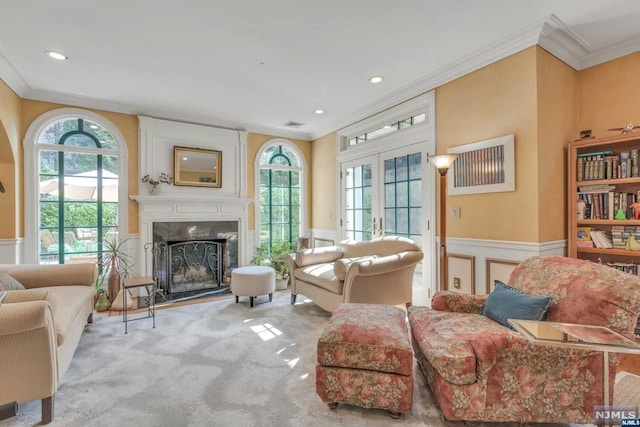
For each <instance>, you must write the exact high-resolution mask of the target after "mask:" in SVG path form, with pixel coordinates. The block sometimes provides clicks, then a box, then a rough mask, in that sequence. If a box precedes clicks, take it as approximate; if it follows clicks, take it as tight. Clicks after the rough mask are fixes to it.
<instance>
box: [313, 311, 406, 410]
mask: <svg viewBox="0 0 640 427" xmlns="http://www.w3.org/2000/svg"><path fill="white" fill-rule="evenodd" d="M316 392H317V393H318V395H319V396H320V398H321V399H322V400H323V401H324V402H327V403H328V404H329V407H330V408H331V409H334V408H336V407H337V406H338V403H348V404H351V405H356V406H360V407H363V408H380V409H387V410H388V411H389V412H390V413H391V415H392V416H393V417H394V418H398V417H399V416H400V414H401V413H403V412H407V411H408V410H410V409H411V403H412V401H413V352H412V349H411V343H410V342H409V334H408V333H407V324H406V314H405V312H404V311H403V310H402V309H400V308H398V307H394V306H391V305H382V304H340V305H339V306H338V308H337V309H336V311H335V312H334V313H333V315H332V316H331V319H330V320H329V324H328V325H327V327H326V328H325V330H324V331H323V333H322V336H321V337H320V339H319V340H318V364H317V365H316Z"/></svg>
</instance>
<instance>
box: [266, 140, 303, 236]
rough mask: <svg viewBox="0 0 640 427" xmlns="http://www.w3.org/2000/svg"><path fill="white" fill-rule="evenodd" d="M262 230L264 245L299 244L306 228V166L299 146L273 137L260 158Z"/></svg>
mask: <svg viewBox="0 0 640 427" xmlns="http://www.w3.org/2000/svg"><path fill="white" fill-rule="evenodd" d="M258 159H259V160H258V167H259V173H258V175H257V176H258V177H259V178H258V179H259V183H258V185H257V189H258V196H259V197H258V200H259V203H258V207H257V211H258V221H259V224H258V229H259V235H260V237H259V243H260V245H267V247H269V248H271V247H272V246H273V245H274V242H277V241H284V242H289V243H291V244H292V245H294V247H295V244H296V243H297V241H298V237H299V236H300V233H301V229H303V222H304V221H303V218H304V215H303V212H304V206H303V200H304V198H303V188H304V185H303V183H304V182H305V177H304V171H305V168H304V165H303V161H302V156H301V155H300V153H299V152H298V150H297V148H295V146H294V145H293V144H291V143H290V142H289V141H286V140H273V141H272V142H271V143H270V144H268V145H266V146H265V148H264V149H263V150H262V152H261V153H259V157H258Z"/></svg>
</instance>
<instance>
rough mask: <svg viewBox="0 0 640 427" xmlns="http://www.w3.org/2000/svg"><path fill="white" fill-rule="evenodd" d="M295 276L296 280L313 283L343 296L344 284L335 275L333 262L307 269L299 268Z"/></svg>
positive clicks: (310, 266) (311, 266) (307, 267)
mask: <svg viewBox="0 0 640 427" xmlns="http://www.w3.org/2000/svg"><path fill="white" fill-rule="evenodd" d="M295 276H296V279H300V280H302V281H304V282H307V283H311V284H313V285H316V286H318V287H320V288H323V289H326V290H328V291H330V292H333V293H334V294H338V295H341V294H342V289H343V286H344V283H343V282H342V281H341V280H338V278H337V277H336V275H335V274H334V272H333V263H332V262H327V263H323V264H313V265H307V266H306V267H302V268H297V269H296V271H295Z"/></svg>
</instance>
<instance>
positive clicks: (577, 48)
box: [311, 15, 640, 139]
mask: <svg viewBox="0 0 640 427" xmlns="http://www.w3.org/2000/svg"><path fill="white" fill-rule="evenodd" d="M535 45H539V46H541V47H542V48H544V49H545V50H547V51H549V52H550V53H551V54H552V55H554V56H556V57H557V58H559V59H560V60H561V61H563V62H565V63H566V64H567V65H569V66H570V67H572V68H574V69H576V70H578V71H580V70H583V69H585V68H588V67H592V66H594V65H598V64H601V63H603V62H606V61H609V60H611V59H615V58H618V57H620V56H624V55H627V54H630V53H633V52H637V51H638V50H640V37H638V38H635V39H632V40H629V41H627V42H624V43H621V44H618V45H616V46H612V47H609V48H606V49H602V50H599V51H593V49H592V48H591V46H589V44H588V43H587V42H586V41H584V40H583V39H582V38H581V37H580V36H578V35H577V34H576V33H575V32H574V31H572V30H571V29H570V28H569V27H568V26H567V25H566V24H565V23H564V22H562V21H561V20H560V19H558V17H557V16H555V15H549V16H547V17H545V18H543V19H541V20H539V21H537V22H535V23H533V24H531V25H529V26H527V27H525V28H523V29H521V30H519V31H517V32H515V33H513V34H511V35H509V36H508V37H505V38H503V39H501V40H499V41H497V42H495V43H492V44H490V45H488V46H486V47H484V48H483V49H480V50H478V51H476V52H474V53H472V54H470V55H467V56H466V57H463V58H461V59H459V60H458V61H455V62H452V63H451V64H449V65H447V66H445V67H442V68H440V69H439V70H436V71H435V72H433V73H431V74H428V75H426V76H424V77H422V78H420V79H418V80H416V81H414V82H413V83H411V84H409V85H407V86H405V87H403V88H400V89H398V90H397V91H395V92H392V93H391V94H389V95H388V96H386V97H384V98H380V99H378V100H376V101H374V102H372V103H370V104H368V105H365V106H364V107H362V108H361V109H358V110H356V111H354V112H353V113H351V114H350V115H348V116H346V117H342V118H340V119H337V120H334V121H332V122H329V123H327V124H326V125H325V126H324V127H323V129H321V130H320V131H318V132H314V133H312V134H311V137H312V139H317V138H319V137H321V136H324V135H326V134H328V133H330V132H334V131H336V130H338V131H339V130H341V129H342V128H344V127H346V126H349V125H353V124H355V123H357V122H358V121H360V120H363V119H365V118H367V117H369V116H371V115H374V114H376V113H378V112H380V111H383V110H385V109H387V108H391V107H393V106H395V105H397V104H399V103H401V102H404V101H406V100H409V99H411V98H413V97H415V96H418V95H420V94H423V93H425V92H428V91H430V90H433V89H435V88H437V87H438V86H442V85H444V84H446V83H448V82H450V81H453V80H455V79H457V78H460V77H462V76H464V75H466V74H469V73H471V72H473V71H476V70H479V69H480V68H482V67H486V66H487V65H490V64H492V63H494V62H497V61H499V60H501V59H504V58H506V57H508V56H510V55H513V54H515V53H517V52H520V51H522V50H524V49H527V48H529V47H531V46H535Z"/></svg>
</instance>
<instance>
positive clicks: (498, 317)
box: [482, 280, 552, 328]
mask: <svg viewBox="0 0 640 427" xmlns="http://www.w3.org/2000/svg"><path fill="white" fill-rule="evenodd" d="M551 300H552V298H551V297H546V296H544V297H543V296H533V295H527V294H525V293H523V292H522V291H519V290H518V289H514V288H512V287H509V286H507V285H505V284H504V283H502V282H501V281H500V280H496V281H495V288H494V289H493V291H492V292H491V293H490V294H489V297H488V298H487V302H486V303H485V305H484V309H483V310H482V315H483V316H487V317H488V318H490V319H493V320H495V321H496V322H500V323H501V324H503V325H504V326H507V327H509V328H511V325H509V322H508V321H507V320H508V319H523V320H544V319H545V318H546V317H547V313H548V311H549V305H550V304H551Z"/></svg>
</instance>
